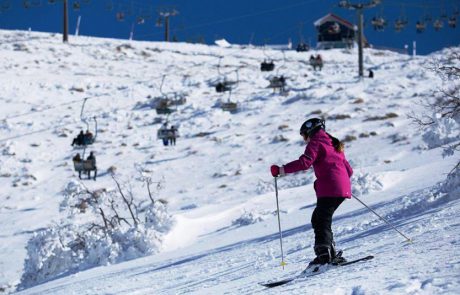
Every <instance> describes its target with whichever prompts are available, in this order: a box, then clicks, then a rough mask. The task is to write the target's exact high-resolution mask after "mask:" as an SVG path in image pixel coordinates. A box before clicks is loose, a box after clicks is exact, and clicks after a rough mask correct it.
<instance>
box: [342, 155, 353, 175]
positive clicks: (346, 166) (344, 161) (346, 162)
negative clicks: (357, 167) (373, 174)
mask: <svg viewBox="0 0 460 295" xmlns="http://www.w3.org/2000/svg"><path fill="white" fill-rule="evenodd" d="M343 164H345V168H347V172H348V177H351V176H352V175H353V169H351V166H350V163H348V161H347V159H343Z"/></svg>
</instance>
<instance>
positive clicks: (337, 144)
mask: <svg viewBox="0 0 460 295" xmlns="http://www.w3.org/2000/svg"><path fill="white" fill-rule="evenodd" d="M327 135H329V138H330V139H331V140H332V145H333V146H334V149H335V150H336V151H337V152H339V153H341V152H343V151H344V150H345V145H344V144H343V142H341V141H340V140H338V139H337V138H335V137H334V136H332V135H330V134H329V133H327Z"/></svg>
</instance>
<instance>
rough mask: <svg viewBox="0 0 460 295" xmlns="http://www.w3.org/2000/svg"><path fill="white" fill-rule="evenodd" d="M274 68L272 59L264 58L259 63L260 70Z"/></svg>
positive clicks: (265, 70)
mask: <svg viewBox="0 0 460 295" xmlns="http://www.w3.org/2000/svg"><path fill="white" fill-rule="evenodd" d="M274 69H275V63H274V62H273V60H270V61H267V60H266V59H264V61H263V62H262V63H261V64H260V70H261V71H262V72H271V71H273V70H274Z"/></svg>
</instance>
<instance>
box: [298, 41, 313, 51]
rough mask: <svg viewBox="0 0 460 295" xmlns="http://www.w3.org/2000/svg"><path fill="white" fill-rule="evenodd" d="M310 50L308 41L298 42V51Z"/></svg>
mask: <svg viewBox="0 0 460 295" xmlns="http://www.w3.org/2000/svg"><path fill="white" fill-rule="evenodd" d="M309 50H310V46H309V45H308V44H307V43H304V42H300V43H299V44H297V47H296V49H295V51H297V52H307V51H309Z"/></svg>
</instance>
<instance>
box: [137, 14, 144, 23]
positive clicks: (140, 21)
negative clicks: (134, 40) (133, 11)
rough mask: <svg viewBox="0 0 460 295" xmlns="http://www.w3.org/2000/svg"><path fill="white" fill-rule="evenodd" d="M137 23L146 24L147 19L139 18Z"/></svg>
mask: <svg viewBox="0 0 460 295" xmlns="http://www.w3.org/2000/svg"><path fill="white" fill-rule="evenodd" d="M136 22H137V24H138V25H142V24H144V23H145V19H144V18H143V17H142V16H138V17H137V19H136Z"/></svg>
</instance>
